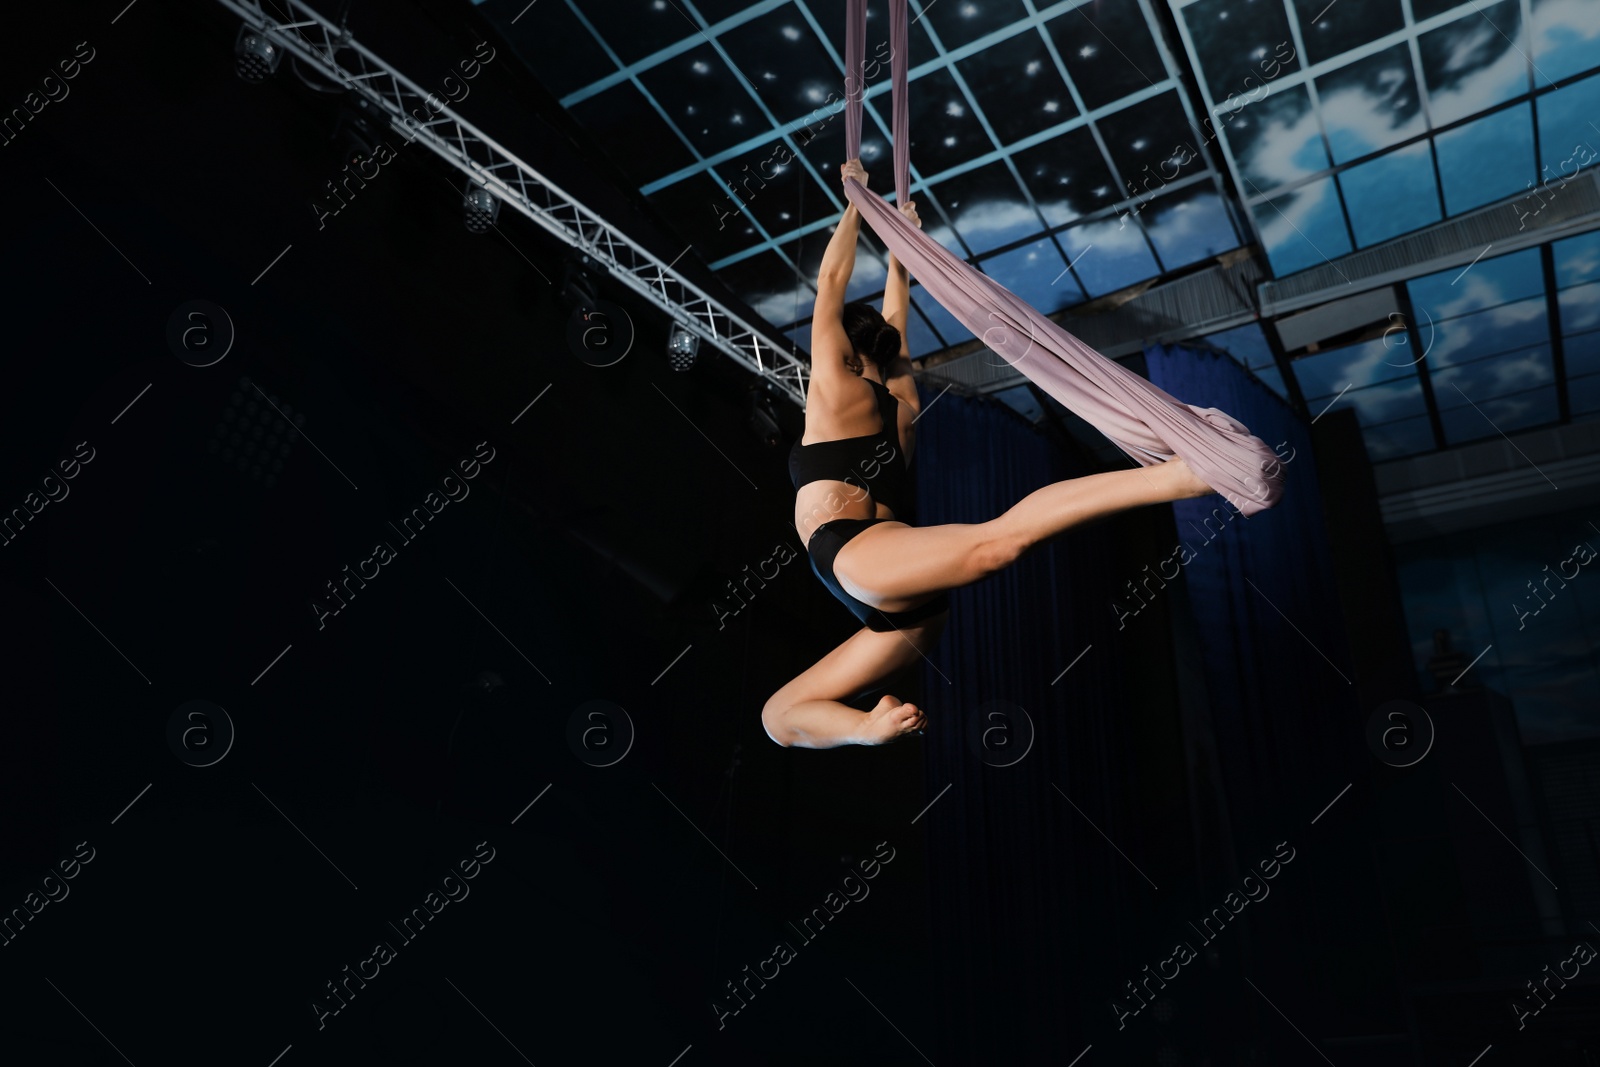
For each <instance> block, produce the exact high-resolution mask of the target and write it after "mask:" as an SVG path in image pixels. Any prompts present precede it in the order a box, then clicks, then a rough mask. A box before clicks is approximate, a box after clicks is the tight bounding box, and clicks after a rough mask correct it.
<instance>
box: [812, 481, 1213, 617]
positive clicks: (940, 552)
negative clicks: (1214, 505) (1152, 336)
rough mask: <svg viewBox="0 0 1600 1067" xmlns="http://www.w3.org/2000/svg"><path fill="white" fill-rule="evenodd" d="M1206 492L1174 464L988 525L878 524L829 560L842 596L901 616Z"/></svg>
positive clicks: (1085, 488) (1061, 485)
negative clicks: (1036, 551)
mask: <svg viewBox="0 0 1600 1067" xmlns="http://www.w3.org/2000/svg"><path fill="white" fill-rule="evenodd" d="M1208 492H1210V489H1209V487H1206V486H1205V485H1204V483H1202V482H1200V481H1199V479H1197V478H1195V476H1194V475H1193V474H1192V473H1190V471H1189V468H1188V465H1187V464H1184V463H1183V462H1182V461H1181V460H1169V461H1168V462H1166V463H1161V464H1157V465H1155V466H1153V467H1143V468H1135V469H1133V470H1123V471H1108V472H1106V473H1104V474H1091V475H1088V476H1087V477H1083V478H1072V479H1070V480H1068V481H1064V482H1056V483H1054V484H1052V485H1047V486H1045V487H1044V488H1042V489H1036V490H1034V491H1033V492H1032V493H1029V494H1028V495H1027V496H1025V497H1023V498H1022V499H1021V500H1019V501H1018V502H1017V503H1016V504H1015V505H1013V506H1012V507H1011V509H1010V510H1008V511H1006V512H1005V514H1003V515H1001V516H1000V517H998V518H995V519H991V520H989V521H988V522H980V523H973V524H959V523H952V524H948V525H944V526H922V527H913V526H906V525H904V524H903V523H880V524H879V525H877V526H873V527H870V528H868V529H866V530H863V531H862V532H861V533H859V534H857V535H856V536H855V537H853V538H851V539H850V542H849V543H848V544H846V545H845V546H844V547H843V548H841V549H840V550H839V554H838V556H836V557H835V558H834V563H833V572H834V575H835V577H837V578H838V579H839V583H840V584H841V585H843V586H844V588H845V590H846V591H847V592H848V593H850V595H851V596H854V597H856V598H858V599H860V600H862V601H865V602H866V603H868V604H871V605H873V606H874V607H877V608H879V609H881V610H883V611H905V610H908V609H909V608H911V607H914V606H915V605H916V604H917V603H919V602H921V601H923V600H926V598H927V597H929V596H931V595H932V594H934V593H937V592H940V591H942V590H946V589H956V588H959V587H961V586H964V585H970V584H972V583H973V582H976V581H978V580H980V579H982V578H986V577H988V576H989V575H991V574H993V573H994V572H995V571H998V570H1002V569H1004V568H1005V567H1008V566H1010V565H1011V564H1012V563H1015V562H1016V560H1017V558H1018V557H1019V556H1021V555H1022V554H1023V553H1024V552H1026V551H1027V550H1028V549H1030V548H1032V547H1033V546H1034V545H1037V544H1039V543H1040V542H1041V541H1045V540H1048V539H1049V538H1051V537H1054V536H1055V535H1057V534H1059V533H1061V532H1063V531H1065V530H1068V529H1071V528H1072V527H1074V526H1079V525H1082V524H1084V523H1087V522H1092V521H1094V520H1096V519H1102V518H1105V517H1107V516H1109V515H1114V514H1116V513H1117V512H1119V511H1128V510H1130V509H1132V508H1136V507H1143V506H1145V505H1147V504H1161V503H1166V502H1170V501H1173V500H1182V499H1186V498H1188V497H1195V496H1204V495H1206V493H1208Z"/></svg>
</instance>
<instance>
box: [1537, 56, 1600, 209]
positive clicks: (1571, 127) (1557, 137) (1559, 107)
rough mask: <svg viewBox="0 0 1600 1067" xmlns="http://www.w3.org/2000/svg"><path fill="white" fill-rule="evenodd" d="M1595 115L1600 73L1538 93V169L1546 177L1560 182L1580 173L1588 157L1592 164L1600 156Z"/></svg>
mask: <svg viewBox="0 0 1600 1067" xmlns="http://www.w3.org/2000/svg"><path fill="white" fill-rule="evenodd" d="M1596 116H1600V76H1591V77H1588V78H1585V79H1584V80H1583V81H1580V82H1573V83H1572V84H1571V85H1568V86H1564V87H1563V88H1560V89H1557V90H1556V91H1555V92H1553V93H1548V94H1546V95H1544V96H1541V97H1539V164H1540V166H1539V173H1540V174H1541V175H1543V178H1544V180H1545V181H1549V182H1560V181H1561V180H1562V179H1563V177H1564V176H1570V175H1572V174H1575V173H1577V171H1578V170H1579V169H1580V167H1582V166H1584V165H1585V161H1587V165H1588V166H1593V165H1594V162H1595V160H1596V159H1600V133H1596V132H1595V128H1594V126H1592V125H1590V123H1593V122H1595V118H1596ZM1596 125H1600V123H1596ZM1557 195H1560V194H1559V190H1558V191H1557Z"/></svg>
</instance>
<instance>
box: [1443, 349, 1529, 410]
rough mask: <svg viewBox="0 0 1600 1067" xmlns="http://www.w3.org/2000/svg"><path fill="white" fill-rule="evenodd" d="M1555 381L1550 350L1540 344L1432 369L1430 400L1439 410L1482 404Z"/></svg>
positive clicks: (1481, 405) (1480, 405)
mask: <svg viewBox="0 0 1600 1067" xmlns="http://www.w3.org/2000/svg"><path fill="white" fill-rule="evenodd" d="M1554 381H1555V370H1554V368H1553V367H1552V366H1551V363H1550V350H1549V349H1548V348H1544V347H1540V348H1537V349H1534V350H1532V351H1529V352H1518V353H1515V354H1513V355H1508V356H1495V357H1494V358H1493V359H1484V360H1479V361H1478V362H1477V363H1469V364H1467V365H1466V366H1464V367H1447V368H1446V369H1444V370H1439V371H1434V372H1433V399H1434V401H1435V402H1436V403H1437V404H1438V405H1439V410H1440V411H1441V412H1444V411H1450V410H1452V409H1454V408H1460V407H1471V406H1472V404H1477V405H1478V406H1479V407H1483V406H1484V403H1485V402H1486V401H1488V400H1493V399H1494V398H1496V397H1504V396H1514V395H1516V394H1519V393H1523V392H1526V391H1527V390H1529V389H1532V388H1534V387H1535V386H1540V385H1549V384H1551V383H1552V382H1554ZM1484 410H1485V411H1488V408H1484ZM1491 415H1492V413H1491Z"/></svg>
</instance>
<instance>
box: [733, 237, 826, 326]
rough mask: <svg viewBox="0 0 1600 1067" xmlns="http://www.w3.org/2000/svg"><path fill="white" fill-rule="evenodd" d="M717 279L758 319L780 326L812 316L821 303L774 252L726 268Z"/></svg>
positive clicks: (742, 260)
mask: <svg viewBox="0 0 1600 1067" xmlns="http://www.w3.org/2000/svg"><path fill="white" fill-rule="evenodd" d="M717 277H719V278H721V279H722V280H723V282H725V283H726V284H727V286H728V288H730V289H732V290H733V291H734V293H735V294H737V295H738V296H739V298H740V299H741V300H743V301H744V302H745V303H746V304H749V305H750V309H751V310H752V311H754V312H755V313H756V314H757V315H759V316H761V317H762V318H764V319H766V320H767V321H768V322H775V323H778V324H780V325H783V324H787V323H791V322H797V321H799V320H800V319H803V318H805V317H807V316H809V315H810V314H811V309H812V305H813V304H815V303H816V299H817V294H816V293H815V292H813V291H812V289H811V287H810V286H809V285H807V284H805V283H804V282H802V281H801V280H800V279H799V278H797V277H796V275H795V268H794V266H793V265H792V264H790V263H787V262H785V261H784V260H783V258H782V257H781V256H779V255H778V253H776V252H773V251H771V250H768V251H765V252H757V253H756V254H755V255H753V256H750V257H749V258H747V259H741V260H739V262H737V263H733V264H730V265H728V266H726V267H723V268H722V269H721V270H719V271H717Z"/></svg>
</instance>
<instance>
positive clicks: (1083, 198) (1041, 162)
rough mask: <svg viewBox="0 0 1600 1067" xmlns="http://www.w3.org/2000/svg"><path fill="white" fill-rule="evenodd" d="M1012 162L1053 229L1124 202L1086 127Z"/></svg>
mask: <svg viewBox="0 0 1600 1067" xmlns="http://www.w3.org/2000/svg"><path fill="white" fill-rule="evenodd" d="M1011 161H1012V162H1013V163H1015V164H1016V165H1017V173H1018V174H1020V175H1022V180H1023V181H1024V182H1026V183H1027V185H1028V188H1029V189H1031V190H1032V191H1033V199H1034V202H1035V203H1037V204H1038V205H1039V211H1040V212H1041V213H1042V214H1043V215H1044V217H1045V221H1046V222H1048V223H1049V224H1050V225H1051V226H1061V225H1064V224H1065V223H1068V222H1075V221H1077V220H1078V219H1080V218H1082V217H1083V216H1084V215H1090V214H1093V213H1094V212H1096V211H1099V210H1101V209H1102V208H1106V207H1110V206H1111V205H1112V204H1114V203H1116V202H1118V201H1119V200H1122V199H1124V197H1123V195H1122V193H1121V191H1120V190H1118V189H1117V185H1116V182H1115V181H1113V180H1112V178H1111V169H1110V168H1109V167H1107V166H1106V162H1105V157H1104V156H1102V155H1101V154H1100V148H1099V146H1098V145H1096V144H1095V140H1094V134H1093V133H1091V132H1090V130H1089V128H1088V127H1087V126H1085V127H1083V128H1081V129H1077V130H1071V131H1069V132H1067V133H1064V134H1062V135H1061V136H1060V137H1055V138H1052V139H1050V140H1048V141H1046V142H1044V143H1043V144H1040V145H1035V146H1034V147H1033V148H1030V149H1028V150H1027V151H1025V152H1018V153H1017V154H1016V155H1014V156H1012V157H1011Z"/></svg>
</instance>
